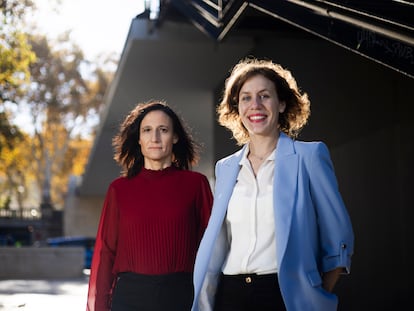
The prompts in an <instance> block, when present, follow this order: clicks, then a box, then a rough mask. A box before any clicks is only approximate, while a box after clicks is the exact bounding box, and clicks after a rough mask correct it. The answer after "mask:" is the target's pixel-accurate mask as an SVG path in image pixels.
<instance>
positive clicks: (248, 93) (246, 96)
mask: <svg viewBox="0 0 414 311" xmlns="http://www.w3.org/2000/svg"><path fill="white" fill-rule="evenodd" d="M285 106H286V105H285V103H284V102H280V101H279V98H278V96H277V92H276V89H275V85H274V83H273V82H272V81H271V80H269V79H267V78H265V77H264V76H262V75H256V76H253V77H251V78H250V79H249V80H247V81H246V82H245V83H244V84H243V86H242V88H241V89H240V93H239V114H240V118H241V121H242V123H243V125H244V126H245V127H246V129H247V130H248V131H249V134H250V135H260V136H274V135H277V128H278V119H279V113H281V112H283V111H284V110H285Z"/></svg>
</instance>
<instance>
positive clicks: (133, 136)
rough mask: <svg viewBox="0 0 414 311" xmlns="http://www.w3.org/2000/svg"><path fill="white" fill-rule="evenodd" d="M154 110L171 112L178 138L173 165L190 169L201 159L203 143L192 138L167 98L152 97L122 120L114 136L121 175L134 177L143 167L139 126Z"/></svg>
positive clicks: (173, 151) (116, 157)
mask: <svg viewBox="0 0 414 311" xmlns="http://www.w3.org/2000/svg"><path fill="white" fill-rule="evenodd" d="M154 110H160V111H162V112H164V113H165V114H166V115H168V116H169V117H170V118H171V120H172V123H173V131H174V133H175V134H176V135H177V137H178V141H177V143H175V144H174V145H173V150H172V153H173V165H174V166H176V167H177V168H179V169H191V167H192V166H193V165H195V164H196V163H197V162H198V160H199V148H200V146H199V145H198V144H197V143H196V142H195V141H194V140H193V138H192V136H191V134H190V132H189V130H188V128H187V127H186V125H185V124H184V122H183V120H181V119H180V117H179V116H178V115H177V114H176V113H175V112H174V111H173V110H172V109H171V108H170V107H169V106H168V105H167V103H166V102H164V101H159V100H151V101H148V102H145V103H139V104H137V106H136V107H135V108H134V109H133V110H132V111H131V112H130V113H129V114H128V116H127V117H126V118H125V120H124V121H123V122H122V124H121V126H120V129H119V132H118V133H117V134H116V135H115V136H114V138H113V140H112V145H113V147H114V151H115V154H114V159H115V161H116V162H117V163H118V164H119V165H120V166H121V167H122V169H123V170H122V175H123V176H127V177H133V176H135V175H137V174H138V173H139V172H140V171H141V169H142V167H143V166H144V156H143V154H142V151H141V146H140V145H139V138H140V136H139V135H140V127H141V122H142V120H143V119H144V117H145V116H146V115H147V114H148V113H149V112H150V111H154Z"/></svg>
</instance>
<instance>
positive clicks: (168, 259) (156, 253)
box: [87, 166, 213, 311]
mask: <svg viewBox="0 0 414 311" xmlns="http://www.w3.org/2000/svg"><path fill="white" fill-rule="evenodd" d="M212 200H213V197H212V193H211V189H210V185H209V183H208V180H207V178H206V177H205V176H204V175H202V174H200V173H197V172H193V171H188V170H179V169H177V168H175V167H172V166H171V167H169V168H166V169H164V170H161V171H152V170H147V169H145V168H143V169H142V170H141V172H140V173H139V174H138V175H137V176H135V177H133V178H130V179H128V178H126V177H120V178H118V179H115V180H114V181H113V182H112V183H111V184H110V186H109V188H108V191H107V193H106V197H105V201H104V205H103V209H102V213H101V218H100V223H99V227H98V233H97V236H96V243H95V248H94V255H93V260H92V266H91V275H90V280H89V291H88V306H87V310H90V311H94V310H96V311H103V310H109V307H110V300H111V292H112V288H113V286H114V284H115V282H114V281H115V279H116V276H117V274H118V273H119V272H135V273H141V274H149V275H157V274H166V273H174V272H192V271H193V267H194V260H195V255H196V252H197V248H198V245H199V242H200V240H201V237H202V235H203V233H204V230H205V228H206V227H207V223H208V219H209V217H210V212H211V206H212Z"/></svg>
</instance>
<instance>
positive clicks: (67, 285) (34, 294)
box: [0, 275, 88, 311]
mask: <svg viewBox="0 0 414 311" xmlns="http://www.w3.org/2000/svg"><path fill="white" fill-rule="evenodd" d="M87 291H88V275H85V276H84V277H81V278H76V279H65V280H0V311H9V310H10V311H16V310H22V311H52V310H53V311H56V310H58V311H78V310H80V311H84V310H85V309H86V295H87Z"/></svg>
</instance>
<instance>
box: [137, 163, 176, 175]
mask: <svg viewBox="0 0 414 311" xmlns="http://www.w3.org/2000/svg"><path fill="white" fill-rule="evenodd" d="M176 169H177V168H176V167H175V166H173V165H171V166H168V167H166V168H163V169H161V170H151V169H148V168H145V167H142V168H141V174H142V176H144V177H149V178H157V177H160V176H164V175H166V174H169V173H170V172H172V171H175V170H176Z"/></svg>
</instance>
